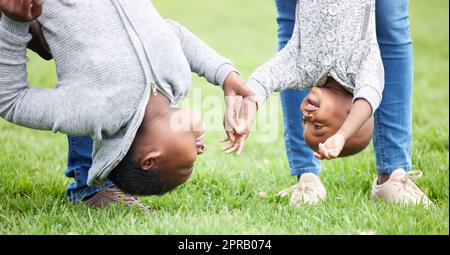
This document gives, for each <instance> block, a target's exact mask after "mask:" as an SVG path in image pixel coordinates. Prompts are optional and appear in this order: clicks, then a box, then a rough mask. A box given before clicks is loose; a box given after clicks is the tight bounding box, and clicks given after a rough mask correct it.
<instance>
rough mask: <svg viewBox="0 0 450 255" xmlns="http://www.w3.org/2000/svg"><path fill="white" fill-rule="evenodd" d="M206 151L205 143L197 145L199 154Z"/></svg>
mask: <svg viewBox="0 0 450 255" xmlns="http://www.w3.org/2000/svg"><path fill="white" fill-rule="evenodd" d="M205 151H206V146H205V145H204V144H203V145H198V146H197V155H202V154H203V153H205Z"/></svg>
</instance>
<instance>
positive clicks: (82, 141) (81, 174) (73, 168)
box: [66, 136, 113, 203]
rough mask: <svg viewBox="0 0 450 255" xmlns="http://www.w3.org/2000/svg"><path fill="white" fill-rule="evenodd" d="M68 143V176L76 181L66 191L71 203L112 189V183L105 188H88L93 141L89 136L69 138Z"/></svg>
mask: <svg viewBox="0 0 450 255" xmlns="http://www.w3.org/2000/svg"><path fill="white" fill-rule="evenodd" d="M68 142H69V157H68V163H67V169H66V176H67V177H70V178H74V179H75V181H74V182H72V183H70V184H69V186H68V187H67V190H66V196H67V199H68V200H69V202H71V203H77V202H79V201H81V200H82V199H83V198H84V197H89V196H91V195H93V194H95V193H97V192H98V191H99V190H100V189H102V188H104V187H112V186H113V184H112V183H111V182H108V183H106V184H105V185H104V186H93V187H88V186H87V178H88V172H89V168H91V165H92V139H91V138H90V137H89V136H81V137H71V136H68Z"/></svg>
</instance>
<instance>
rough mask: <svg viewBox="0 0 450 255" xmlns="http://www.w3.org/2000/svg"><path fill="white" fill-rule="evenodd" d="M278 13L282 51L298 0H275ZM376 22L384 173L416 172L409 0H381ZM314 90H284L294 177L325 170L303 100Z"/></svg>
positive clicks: (379, 163) (376, 137)
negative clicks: (307, 133)
mask: <svg viewBox="0 0 450 255" xmlns="http://www.w3.org/2000/svg"><path fill="white" fill-rule="evenodd" d="M275 2H276V6H277V11H278V18H277V23H278V41H279V45H278V50H281V49H282V48H283V47H284V46H285V45H286V43H287V42H288V41H289V39H290V38H291V36H292V31H293V29H294V22H295V5H296V3H297V0H275ZM376 8H377V10H376V26H377V36H378V43H379V45H380V49H381V57H382V58H383V64H384V68H385V88H384V92H383V100H382V102H381V105H380V107H379V108H378V110H377V111H376V112H375V127H374V134H373V146H374V150H375V156H376V167H377V172H378V173H388V174H389V173H392V172H393V171H394V170H396V169H397V168H404V169H405V170H411V168H412V160H411V154H412V152H411V148H412V113H411V111H412V93H413V48H412V40H411V35H410V30H409V15H408V0H395V1H392V0H377V1H376ZM307 94H308V91H300V90H286V91H283V92H281V104H282V108H283V121H284V139H285V144H286V153H287V157H288V161H289V167H290V169H291V175H293V176H298V175H301V174H303V173H316V174H317V173H320V170H321V164H320V162H319V160H317V159H316V158H315V157H314V155H313V153H312V151H311V150H310V149H309V148H308V147H307V145H306V144H305V141H304V139H303V128H302V125H301V119H302V113H301V112H300V103H301V102H302V101H303V98H304V97H305V96H306V95H307Z"/></svg>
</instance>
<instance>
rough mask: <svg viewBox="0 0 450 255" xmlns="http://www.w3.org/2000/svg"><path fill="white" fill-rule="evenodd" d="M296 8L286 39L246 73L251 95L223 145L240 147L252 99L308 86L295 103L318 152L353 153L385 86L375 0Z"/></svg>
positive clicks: (367, 132)
mask: <svg viewBox="0 0 450 255" xmlns="http://www.w3.org/2000/svg"><path fill="white" fill-rule="evenodd" d="M296 15H297V16H296V23H295V28H294V32H293V36H292V38H291V40H290V41H289V42H288V44H287V45H286V47H285V48H284V49H283V50H282V51H280V52H279V53H278V54H276V55H275V56H274V57H273V58H272V59H271V60H270V61H268V62H267V63H265V64H264V65H262V66H261V67H259V68H258V69H257V70H256V71H255V72H254V73H253V75H252V76H251V77H250V80H249V83H248V86H249V87H250V88H251V90H252V91H253V92H254V94H255V95H254V96H252V97H249V98H246V99H245V100H244V104H243V108H242V109H243V110H242V111H241V118H243V119H244V121H241V122H239V123H241V124H240V125H239V126H237V125H235V129H234V130H235V134H233V136H234V138H235V139H233V141H232V143H231V145H230V146H229V147H228V148H226V149H228V150H227V152H230V151H233V149H236V148H239V150H242V147H243V140H245V138H246V137H247V136H248V132H249V129H250V126H251V124H252V122H253V119H254V117H255V116H256V111H257V104H260V103H262V102H263V101H265V100H266V98H267V96H268V95H269V94H270V93H271V92H273V91H280V90H284V89H288V88H298V89H311V92H310V93H309V95H308V96H307V97H305V100H304V101H303V103H302V104H301V106H300V110H301V111H302V113H303V116H304V117H303V125H304V137H305V141H306V143H307V144H308V146H309V147H311V149H313V150H314V151H315V156H316V157H317V158H319V159H333V158H336V157H339V156H349V155H353V154H356V153H358V152H360V151H361V150H363V149H364V148H365V147H366V146H367V145H368V144H369V142H370V139H371V136H372V131H373V113H374V112H375V110H376V109H377V108H378V106H379V105H380V102H381V97H382V91H383V88H384V68H383V63H382V60H381V56H380V49H379V47H378V42H377V37H376V30H375V0H369V1H368V0H330V1H312V0H299V1H298V2H297V9H296ZM236 137H237V138H236ZM230 148H231V149H230Z"/></svg>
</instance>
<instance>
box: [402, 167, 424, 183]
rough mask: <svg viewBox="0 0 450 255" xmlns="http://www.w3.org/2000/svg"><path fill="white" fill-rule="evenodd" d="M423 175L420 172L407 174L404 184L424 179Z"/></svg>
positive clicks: (403, 179) (403, 180)
mask: <svg viewBox="0 0 450 255" xmlns="http://www.w3.org/2000/svg"><path fill="white" fill-rule="evenodd" d="M422 176H423V173H422V171H420V170H412V171H409V172H407V173H406V175H405V176H404V177H403V178H402V182H403V183H405V184H406V183H408V181H410V180H411V181H415V180H419V179H420V178H422Z"/></svg>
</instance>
